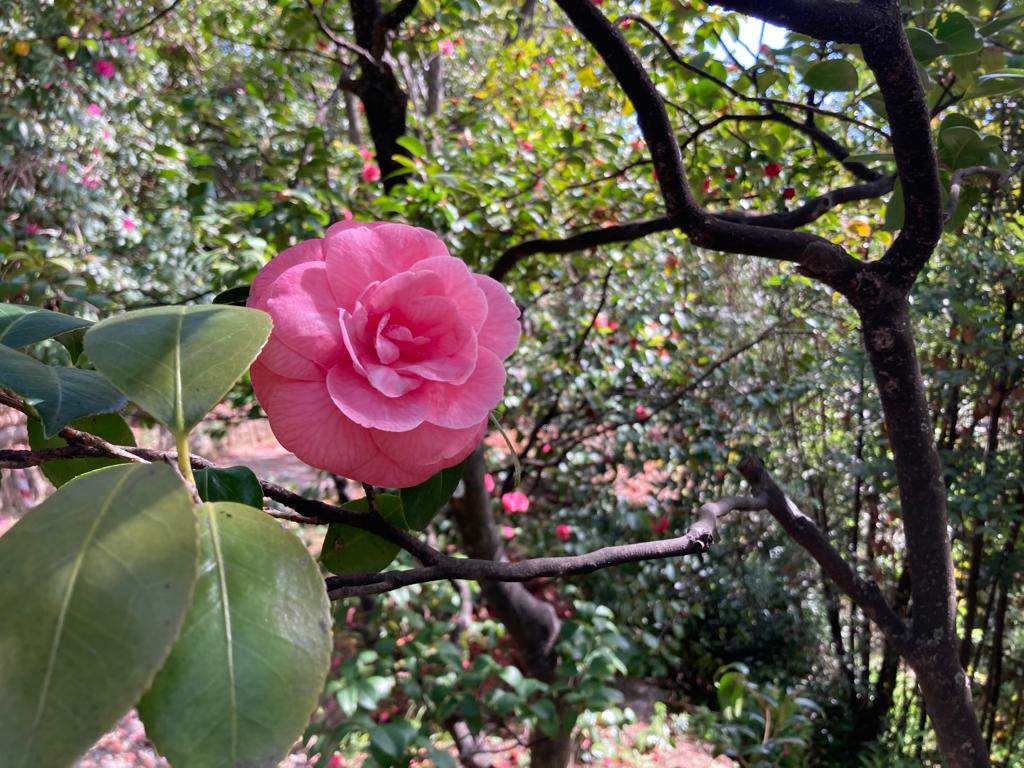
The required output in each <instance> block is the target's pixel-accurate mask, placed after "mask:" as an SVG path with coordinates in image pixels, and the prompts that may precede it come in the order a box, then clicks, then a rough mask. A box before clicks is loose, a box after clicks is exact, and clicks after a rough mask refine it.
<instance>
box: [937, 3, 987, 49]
mask: <svg viewBox="0 0 1024 768" xmlns="http://www.w3.org/2000/svg"><path fill="white" fill-rule="evenodd" d="M935 36H936V37H938V39H939V40H941V41H942V42H943V43H945V44H946V49H947V52H948V53H951V54H953V55H961V54H965V53H974V52H975V51H980V50H981V47H982V46H983V45H984V44H985V41H984V40H983V39H982V38H981V37H980V36H979V35H978V33H977V32H976V31H975V29H974V25H973V24H972V23H971V20H970V19H968V18H967V17H966V16H964V15H963V14H962V13H958V12H957V11H953V12H952V13H948V14H946V17H945V18H944V19H943V20H942V21H940V22H939V23H938V25H937V26H936V28H935Z"/></svg>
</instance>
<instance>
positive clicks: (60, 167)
mask: <svg viewBox="0 0 1024 768" xmlns="http://www.w3.org/2000/svg"><path fill="white" fill-rule="evenodd" d="M67 171H68V164H67V163H57V173H67Z"/></svg>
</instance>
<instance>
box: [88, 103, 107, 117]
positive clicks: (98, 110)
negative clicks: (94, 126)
mask: <svg viewBox="0 0 1024 768" xmlns="http://www.w3.org/2000/svg"><path fill="white" fill-rule="evenodd" d="M85 111H86V112H87V113H88V114H90V115H92V116H93V117H99V116H100V115H102V114H103V108H102V107H101V106H100V105H99V104H90V105H89V106H87V107H86V108H85Z"/></svg>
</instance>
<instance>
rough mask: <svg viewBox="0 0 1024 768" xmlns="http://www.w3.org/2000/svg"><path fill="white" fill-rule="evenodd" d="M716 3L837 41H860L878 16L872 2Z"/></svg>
mask: <svg viewBox="0 0 1024 768" xmlns="http://www.w3.org/2000/svg"><path fill="white" fill-rule="evenodd" d="M717 5H721V6H722V7H723V8H728V9H729V10H732V11H739V12H740V13H744V14H746V15H748V16H754V17H755V18H758V19H762V20H763V21H767V22H769V23H771V24H775V25H776V26H780V27H786V28H787V29H792V30H793V31H794V32H799V33H801V34H803V35H809V36H810V37H816V38H818V39H820V40H834V41H836V42H838V43H859V42H861V40H862V39H863V37H864V36H865V34H867V33H868V32H869V31H870V30H871V29H872V27H873V26H874V24H875V23H876V22H877V17H878V14H877V13H876V12H875V7H874V6H873V5H872V4H871V3H865V2H859V3H848V2H843V0H718V2H717Z"/></svg>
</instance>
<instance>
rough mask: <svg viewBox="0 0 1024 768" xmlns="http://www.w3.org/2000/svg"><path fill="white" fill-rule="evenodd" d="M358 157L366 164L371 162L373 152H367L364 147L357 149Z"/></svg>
mask: <svg viewBox="0 0 1024 768" xmlns="http://www.w3.org/2000/svg"><path fill="white" fill-rule="evenodd" d="M359 156H360V157H361V158H363V160H365V161H366V162H370V161H371V160H373V152H371V151H370V150H368V149H367V148H366V147H360V148H359Z"/></svg>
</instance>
